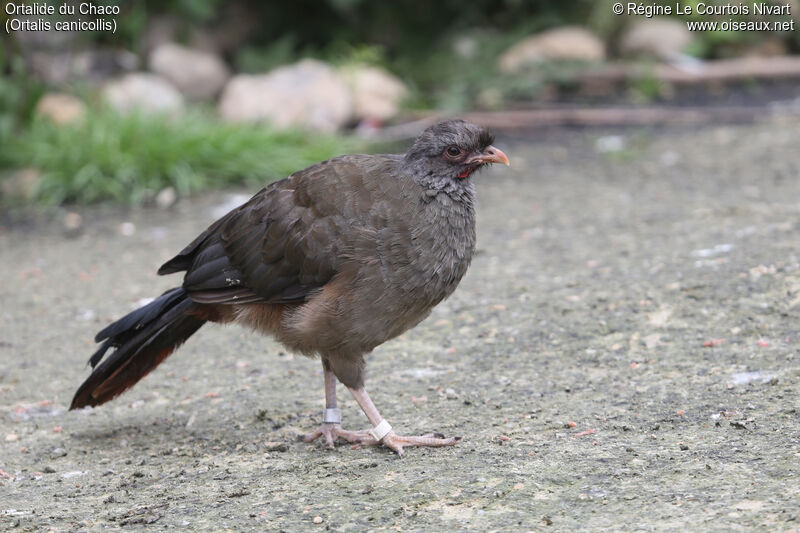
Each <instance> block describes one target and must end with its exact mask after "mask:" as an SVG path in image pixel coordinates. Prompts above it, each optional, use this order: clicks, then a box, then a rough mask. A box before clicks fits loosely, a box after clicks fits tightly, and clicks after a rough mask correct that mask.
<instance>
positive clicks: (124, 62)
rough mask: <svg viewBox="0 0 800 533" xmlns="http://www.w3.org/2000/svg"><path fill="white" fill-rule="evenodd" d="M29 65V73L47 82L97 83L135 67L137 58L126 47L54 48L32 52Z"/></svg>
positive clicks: (137, 63) (57, 83)
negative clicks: (69, 49)
mask: <svg viewBox="0 0 800 533" xmlns="http://www.w3.org/2000/svg"><path fill="white" fill-rule="evenodd" d="M38 33H60V32H38ZM30 64H31V70H32V71H33V73H34V74H35V75H36V76H38V77H39V78H41V79H42V80H44V81H45V82H47V83H48V84H50V85H63V84H65V83H70V82H74V81H80V82H82V83H86V82H101V81H104V80H107V79H108V78H109V77H111V76H118V75H120V74H123V73H126V72H132V71H134V70H136V69H137V68H138V66H139V58H138V57H137V56H136V54H134V53H133V52H130V51H128V50H102V49H101V50H89V51H84V52H64V51H60V50H58V51H52V52H50V51H48V52H33V53H32V54H31V56H30Z"/></svg>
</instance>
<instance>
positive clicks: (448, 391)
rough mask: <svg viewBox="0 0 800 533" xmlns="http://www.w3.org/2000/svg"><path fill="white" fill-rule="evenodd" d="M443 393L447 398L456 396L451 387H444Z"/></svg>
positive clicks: (455, 397)
mask: <svg viewBox="0 0 800 533" xmlns="http://www.w3.org/2000/svg"><path fill="white" fill-rule="evenodd" d="M444 395H445V396H446V397H447V399H448V400H455V399H457V398H458V394H457V393H456V391H455V390H453V389H445V390H444Z"/></svg>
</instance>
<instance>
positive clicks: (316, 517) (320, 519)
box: [313, 516, 322, 524]
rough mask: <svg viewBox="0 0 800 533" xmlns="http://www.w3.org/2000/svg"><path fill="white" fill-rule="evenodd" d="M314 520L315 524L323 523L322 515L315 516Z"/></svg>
mask: <svg viewBox="0 0 800 533" xmlns="http://www.w3.org/2000/svg"><path fill="white" fill-rule="evenodd" d="M313 522H314V523H315V524H321V523H322V517H321V516H315V517H314V520H313Z"/></svg>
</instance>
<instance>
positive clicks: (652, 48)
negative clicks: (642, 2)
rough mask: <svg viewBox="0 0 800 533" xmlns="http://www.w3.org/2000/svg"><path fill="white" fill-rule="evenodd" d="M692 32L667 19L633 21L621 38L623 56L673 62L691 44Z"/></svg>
mask: <svg viewBox="0 0 800 533" xmlns="http://www.w3.org/2000/svg"><path fill="white" fill-rule="evenodd" d="M692 40H693V36H692V32H690V31H689V29H688V28H687V27H686V24H684V23H683V22H682V21H680V20H678V19H673V18H668V17H655V18H649V19H647V18H641V19H634V22H633V23H632V24H631V25H630V27H629V28H628V30H627V31H626V32H625V34H624V35H623V36H622V39H621V42H620V50H621V52H622V53H623V55H628V56H645V57H651V58H654V59H660V60H662V61H671V60H675V59H677V58H678V57H680V55H681V54H683V51H684V50H685V49H686V47H687V46H688V45H689V44H690V43H691V42H692Z"/></svg>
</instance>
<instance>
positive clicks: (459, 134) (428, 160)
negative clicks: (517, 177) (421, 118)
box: [404, 120, 509, 186]
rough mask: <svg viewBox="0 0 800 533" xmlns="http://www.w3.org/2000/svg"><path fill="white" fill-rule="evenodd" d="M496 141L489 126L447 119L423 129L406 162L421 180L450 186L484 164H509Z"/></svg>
mask: <svg viewBox="0 0 800 533" xmlns="http://www.w3.org/2000/svg"><path fill="white" fill-rule="evenodd" d="M493 142H494V136H493V135H492V134H491V133H489V131H488V130H487V129H486V128H483V127H481V126H477V125H475V124H472V123H470V122H466V121H464V120H446V121H444V122H439V123H438V124H434V125H433V126H430V127H429V128H427V129H426V130H425V131H423V132H422V134H420V136H419V137H417V140H416V141H414V144H413V145H412V146H411V148H409V150H408V152H406V155H405V161H404V162H405V164H406V165H407V166H408V167H409V168H411V169H412V171H413V172H414V174H415V176H414V177H415V178H416V179H417V181H420V182H423V181H424V182H426V183H428V182H429V183H430V184H431V185H433V184H436V183H440V184H441V186H446V185H447V183H448V182H449V183H452V182H453V181H455V182H459V181H464V180H467V178H469V176H470V174H472V172H473V171H475V170H476V169H478V168H480V167H482V166H484V165H488V164H491V163H505V164H506V165H508V164H509V161H508V157H507V156H506V154H504V153H503V152H502V150H499V149H497V148H495V147H494V146H492V143H493Z"/></svg>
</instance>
